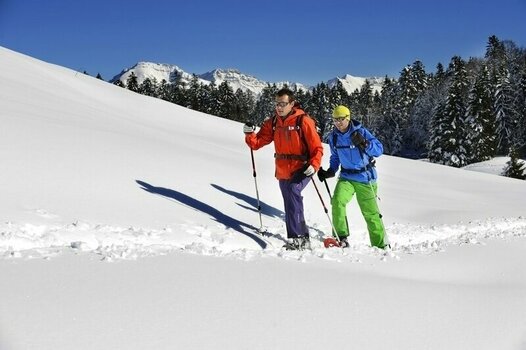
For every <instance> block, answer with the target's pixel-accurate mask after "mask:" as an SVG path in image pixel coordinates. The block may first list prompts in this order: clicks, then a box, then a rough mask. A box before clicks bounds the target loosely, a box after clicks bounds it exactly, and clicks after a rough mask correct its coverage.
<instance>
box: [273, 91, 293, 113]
mask: <svg viewBox="0 0 526 350" xmlns="http://www.w3.org/2000/svg"><path fill="white" fill-rule="evenodd" d="M293 106H294V102H290V101H289V96H288V95H283V96H277V97H276V112H277V113H278V115H279V116H280V117H285V116H286V115H287V114H289V113H290V111H291V110H292V107H293Z"/></svg>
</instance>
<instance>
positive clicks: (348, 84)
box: [110, 62, 383, 96]
mask: <svg viewBox="0 0 526 350" xmlns="http://www.w3.org/2000/svg"><path fill="white" fill-rule="evenodd" d="M132 72H134V73H135V75H136V76H137V80H138V82H139V84H140V83H141V82H142V81H143V80H144V79H146V78H150V79H154V78H155V80H157V82H161V81H162V80H163V79H164V80H166V81H167V82H169V83H174V82H175V81H176V80H177V79H181V80H182V81H183V82H185V83H189V82H190V81H191V79H192V78H193V75H194V74H192V73H188V72H186V71H184V70H182V69H181V68H179V67H178V66H176V65H172V64H162V63H153V62H139V63H137V64H136V65H134V66H133V67H131V68H128V69H125V70H123V71H122V72H121V73H119V74H117V75H116V76H115V77H113V79H111V80H110V81H111V82H114V81H116V80H120V81H122V82H123V83H126V80H127V79H128V77H129V76H130V74H131V73H132ZM196 76H197V78H198V79H199V82H201V83H203V84H210V83H211V82H213V83H214V84H215V85H216V86H217V85H219V84H221V83H222V82H224V81H226V82H228V84H229V85H230V86H231V87H232V88H233V89H234V91H236V90H237V89H241V90H243V91H251V92H252V93H253V94H254V95H256V96H258V95H260V94H261V92H262V91H263V89H264V88H265V87H266V86H267V85H268V84H276V86H277V87H278V88H281V87H283V86H284V85H288V86H289V87H291V88H296V89H302V90H309V89H311V88H312V87H310V86H307V85H305V84H301V83H297V82H289V81H281V82H267V81H264V80H260V79H258V78H256V77H254V76H252V75H249V74H244V73H242V72H240V71H239V70H237V69H232V68H231V69H214V70H212V71H210V72H207V73H204V74H196ZM366 79H369V81H370V82H371V84H372V86H373V91H380V90H381V85H382V81H383V78H376V77H373V78H363V77H355V76H352V75H349V74H347V75H345V76H344V77H341V78H340V77H336V78H334V79H331V80H328V81H327V82H326V83H327V84H328V85H329V86H331V87H332V86H334V85H336V83H337V82H338V81H341V82H342V84H343V86H344V88H345V89H346V90H347V92H348V93H352V92H354V91H355V90H356V89H360V88H361V86H362V85H363V84H364V83H365V80H366Z"/></svg>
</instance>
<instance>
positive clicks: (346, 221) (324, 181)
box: [323, 179, 349, 232]
mask: <svg viewBox="0 0 526 350" xmlns="http://www.w3.org/2000/svg"><path fill="white" fill-rule="evenodd" d="M323 183H324V184H325V188H326V189H327V193H328V194H329V198H330V199H331V202H332V194H331V190H330V189H329V185H328V184H327V179H323ZM345 224H346V225H347V232H349V221H348V220H347V215H345Z"/></svg>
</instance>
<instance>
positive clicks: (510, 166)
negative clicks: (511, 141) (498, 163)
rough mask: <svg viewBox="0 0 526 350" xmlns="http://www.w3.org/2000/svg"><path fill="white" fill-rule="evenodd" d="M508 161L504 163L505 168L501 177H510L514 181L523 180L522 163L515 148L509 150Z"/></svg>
mask: <svg viewBox="0 0 526 350" xmlns="http://www.w3.org/2000/svg"><path fill="white" fill-rule="evenodd" d="M509 156H510V160H509V161H508V162H506V167H505V168H504V172H503V173H502V175H504V176H507V177H511V178H514V179H519V180H525V179H526V170H525V165H524V162H523V161H521V160H520V159H519V155H518V152H517V149H516V148H515V147H511V148H510V153H509Z"/></svg>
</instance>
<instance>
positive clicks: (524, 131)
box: [516, 53, 526, 155]
mask: <svg viewBox="0 0 526 350" xmlns="http://www.w3.org/2000/svg"><path fill="white" fill-rule="evenodd" d="M517 112H518V115H519V117H518V121H517V124H518V125H517V129H518V135H517V141H516V144H517V145H518V147H519V149H520V150H522V152H519V154H521V153H522V154H523V155H526V53H525V57H524V61H523V65H522V72H521V79H520V83H519V87H518V92H517Z"/></svg>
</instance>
